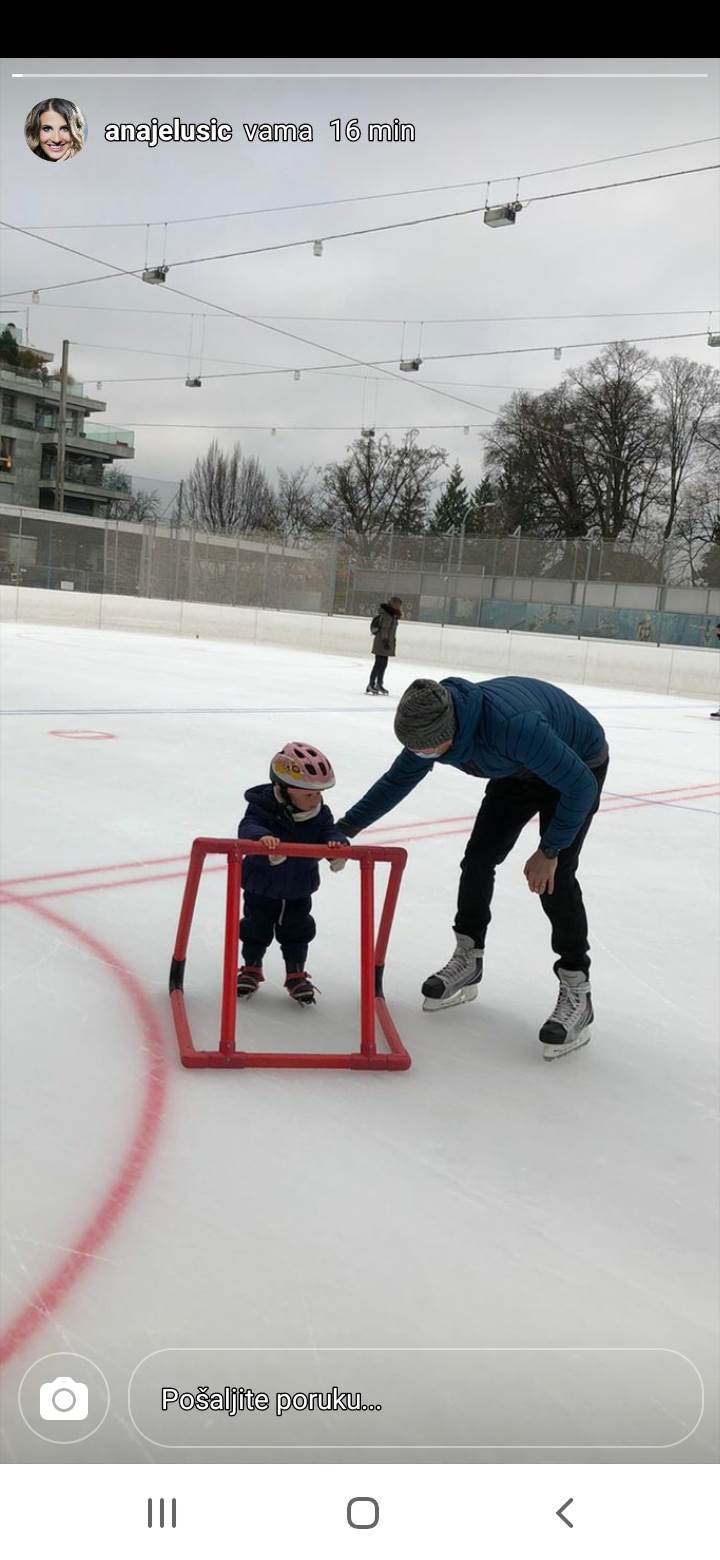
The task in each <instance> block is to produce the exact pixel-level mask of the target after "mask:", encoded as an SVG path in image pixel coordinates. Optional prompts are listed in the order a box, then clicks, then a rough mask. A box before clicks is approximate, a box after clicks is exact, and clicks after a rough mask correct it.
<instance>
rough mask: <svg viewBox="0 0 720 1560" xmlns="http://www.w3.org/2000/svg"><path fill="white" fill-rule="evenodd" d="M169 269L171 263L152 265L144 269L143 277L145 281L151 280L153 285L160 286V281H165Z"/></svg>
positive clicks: (150, 282)
mask: <svg viewBox="0 0 720 1560" xmlns="http://www.w3.org/2000/svg"><path fill="white" fill-rule="evenodd" d="M169 270H170V267H169V265H151V266H148V268H147V270H145V271H143V273H142V279H143V281H144V282H149V284H150V286H151V287H159V285H160V283H161V282H164V281H165V277H166V276H167V274H168V271H169Z"/></svg>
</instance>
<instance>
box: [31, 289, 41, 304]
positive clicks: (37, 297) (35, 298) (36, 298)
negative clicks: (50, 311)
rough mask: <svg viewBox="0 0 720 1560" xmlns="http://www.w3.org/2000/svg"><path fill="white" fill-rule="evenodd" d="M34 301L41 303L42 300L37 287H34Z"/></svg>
mask: <svg viewBox="0 0 720 1560" xmlns="http://www.w3.org/2000/svg"><path fill="white" fill-rule="evenodd" d="M32 301H33V303H39V302H40V294H39V292H36V290H35V288H33V295H32Z"/></svg>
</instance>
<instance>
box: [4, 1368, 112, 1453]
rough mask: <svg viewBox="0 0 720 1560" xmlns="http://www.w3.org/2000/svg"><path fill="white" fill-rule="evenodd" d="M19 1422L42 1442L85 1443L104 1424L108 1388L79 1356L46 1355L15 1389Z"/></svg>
mask: <svg viewBox="0 0 720 1560" xmlns="http://www.w3.org/2000/svg"><path fill="white" fill-rule="evenodd" d="M18 1407H19V1410H20V1414H21V1417H22V1419H23V1420H24V1421H25V1424H26V1425H27V1427H28V1430H31V1431H32V1433H33V1435H37V1436H39V1437H40V1439H41V1440H43V1441H53V1442H55V1444H56V1445H59V1446H66V1445H70V1444H72V1443H73V1442H77V1441H86V1440H87V1439H88V1437H89V1436H91V1435H94V1434H95V1432H96V1430H99V1429H100V1426H101V1425H102V1424H103V1423H104V1420H105V1419H106V1417H107V1413H108V1410H109V1408H110V1388H109V1386H108V1383H107V1380H106V1378H105V1375H104V1374H103V1372H102V1371H101V1370H100V1367H99V1366H98V1365H96V1364H95V1363H94V1362H93V1360H89V1359H87V1358H86V1357H85V1356H84V1355H82V1354H70V1353H62V1354H46V1355H44V1356H43V1357H42V1359H39V1360H36V1361H35V1363H34V1364H33V1365H31V1366H30V1367H29V1369H28V1370H26V1372H25V1375H24V1376H23V1379H22V1381H21V1382H20V1386H19V1388H18Z"/></svg>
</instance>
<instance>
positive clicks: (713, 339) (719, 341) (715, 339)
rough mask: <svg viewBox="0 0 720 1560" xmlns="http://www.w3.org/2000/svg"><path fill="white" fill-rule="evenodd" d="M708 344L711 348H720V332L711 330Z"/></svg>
mask: <svg viewBox="0 0 720 1560" xmlns="http://www.w3.org/2000/svg"><path fill="white" fill-rule="evenodd" d="M707 344H708V346H709V347H720V331H717V330H709V331H708V339H707Z"/></svg>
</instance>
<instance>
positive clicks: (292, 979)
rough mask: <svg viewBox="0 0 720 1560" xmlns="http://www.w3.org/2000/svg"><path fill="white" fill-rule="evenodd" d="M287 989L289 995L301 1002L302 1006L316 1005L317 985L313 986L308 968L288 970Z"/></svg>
mask: <svg viewBox="0 0 720 1560" xmlns="http://www.w3.org/2000/svg"><path fill="white" fill-rule="evenodd" d="M285 990H286V991H287V993H288V996H290V997H292V998H293V1000H294V1001H295V1002H299V1003H301V1005H302V1007H313V1006H314V1004H315V992H316V990H317V987H316V986H313V983H312V981H311V979H310V976H309V975H308V973H307V971H306V970H288V973H287V979H286V981H285Z"/></svg>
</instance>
